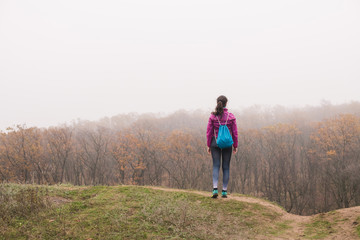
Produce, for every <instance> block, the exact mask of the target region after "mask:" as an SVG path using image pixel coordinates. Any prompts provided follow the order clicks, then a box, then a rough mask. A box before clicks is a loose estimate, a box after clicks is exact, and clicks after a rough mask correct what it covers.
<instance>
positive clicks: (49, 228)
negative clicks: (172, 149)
mask: <svg viewBox="0 0 360 240" xmlns="http://www.w3.org/2000/svg"><path fill="white" fill-rule="evenodd" d="M209 196H210V193H209V192H198V191H184V190H177V189H166V188H155V187H139V186H72V185H56V186H37V185H18V184H2V185H0V239H356V238H359V239H360V224H359V222H360V207H355V208H349V209H340V210H337V211H332V212H329V213H326V214H319V215H314V216H310V217H304V216H297V215H293V214H289V213H286V212H285V211H284V210H283V209H281V208H280V207H279V206H277V205H276V204H273V203H270V202H267V201H265V200H262V199H256V198H252V197H246V196H242V195H237V194H231V195H230V196H229V198H228V199H221V198H220V199H211V198H210V197H209Z"/></svg>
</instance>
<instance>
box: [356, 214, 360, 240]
mask: <svg viewBox="0 0 360 240" xmlns="http://www.w3.org/2000/svg"><path fill="white" fill-rule="evenodd" d="M356 221H357V222H360V217H358V218H357V219H356ZM356 233H357V235H358V236H359V237H360V225H358V226H357V227H356Z"/></svg>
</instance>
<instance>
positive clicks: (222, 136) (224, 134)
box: [214, 114, 234, 149]
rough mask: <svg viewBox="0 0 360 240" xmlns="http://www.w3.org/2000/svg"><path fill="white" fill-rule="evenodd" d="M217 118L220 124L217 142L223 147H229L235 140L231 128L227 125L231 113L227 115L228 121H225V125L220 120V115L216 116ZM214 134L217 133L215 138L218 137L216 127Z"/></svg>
mask: <svg viewBox="0 0 360 240" xmlns="http://www.w3.org/2000/svg"><path fill="white" fill-rule="evenodd" d="M216 118H217V120H218V121H219V125H220V127H219V133H218V137H217V139H216V144H217V145H218V147H219V148H221V149H224V148H229V147H231V146H232V145H233V144H234V141H233V139H232V136H231V134H230V131H229V128H228V127H227V126H226V124H227V121H228V119H229V114H228V115H227V118H226V122H225V124H224V125H221V123H220V120H219V118H218V117H216ZM214 135H215V138H216V134H215V129H214Z"/></svg>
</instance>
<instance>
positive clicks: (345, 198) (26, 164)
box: [0, 102, 360, 215]
mask: <svg viewBox="0 0 360 240" xmlns="http://www.w3.org/2000/svg"><path fill="white" fill-rule="evenodd" d="M230 111H232V112H233V113H234V114H235V116H236V118H237V123H238V131H239V150H238V153H237V154H235V155H234V156H233V158H232V162H231V165H230V171H231V173H230V183H229V190H230V192H238V193H244V194H250V195H253V196H258V197H264V198H267V199H269V200H271V201H276V202H277V203H279V204H280V205H281V206H283V207H284V208H285V209H286V210H287V211H289V212H293V213H297V214H303V215H307V214H313V213H318V212H325V211H329V210H332V209H337V208H343V207H350V206H355V205H359V204H360V174H359V172H360V103H359V102H351V103H347V104H342V105H332V104H330V103H328V102H323V103H322V105H321V106H318V107H313V106H308V107H303V108H285V107H281V106H276V107H264V106H254V107H251V108H247V109H243V110H235V109H230ZM209 116H210V113H209V112H204V111H200V110H199V111H191V112H190V111H185V110H180V111H177V112H175V113H173V114H170V115H168V116H159V115H157V114H142V115H139V114H135V113H133V114H122V115H118V116H114V117H111V118H103V119H101V120H99V121H95V122H94V121H93V122H91V121H78V122H74V123H72V124H71V125H62V126H56V127H49V128H36V127H26V126H24V125H18V126H16V127H12V128H8V129H7V130H6V131H2V132H1V135H0V181H1V182H19V183H37V184H57V183H72V184H75V185H83V184H85V185H98V184H103V185H115V184H137V185H161V186H167V187H173V188H187V189H188V188H191V189H199V190H207V191H210V190H211V188H212V176H211V174H212V160H211V156H210V155H208V154H207V152H206V124H207V121H208V118H209ZM220 187H221V186H220Z"/></svg>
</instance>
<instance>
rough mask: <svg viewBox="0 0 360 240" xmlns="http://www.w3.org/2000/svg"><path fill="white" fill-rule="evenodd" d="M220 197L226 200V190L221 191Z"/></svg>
mask: <svg viewBox="0 0 360 240" xmlns="http://www.w3.org/2000/svg"><path fill="white" fill-rule="evenodd" d="M221 197H222V198H227V191H226V190H222V192H221Z"/></svg>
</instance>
